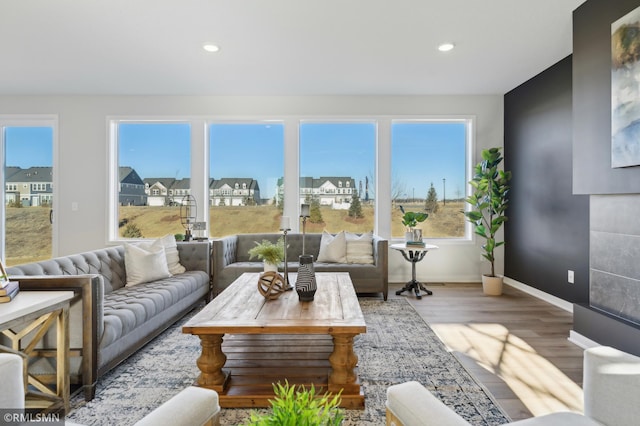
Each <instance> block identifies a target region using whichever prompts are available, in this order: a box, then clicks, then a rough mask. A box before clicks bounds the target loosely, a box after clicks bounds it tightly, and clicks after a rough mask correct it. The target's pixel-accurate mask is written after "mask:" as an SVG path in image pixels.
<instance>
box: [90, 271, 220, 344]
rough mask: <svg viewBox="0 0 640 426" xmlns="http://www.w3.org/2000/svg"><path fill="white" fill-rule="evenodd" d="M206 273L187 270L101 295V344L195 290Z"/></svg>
mask: <svg viewBox="0 0 640 426" xmlns="http://www.w3.org/2000/svg"><path fill="white" fill-rule="evenodd" d="M208 282H209V276H208V275H207V274H206V273H205V272H203V271H187V272H185V273H184V274H179V275H175V276H172V277H169V278H164V279H160V280H156V281H152V282H147V283H141V284H138V285H135V286H132V287H123V288H119V289H117V290H114V291H113V292H112V293H111V294H109V295H106V296H105V298H104V331H103V334H102V336H101V337H100V347H101V348H102V347H106V346H108V345H110V344H111V343H113V342H115V341H116V340H118V339H120V338H121V337H122V336H125V335H126V334H127V333H129V332H131V331H132V330H134V329H135V328H136V327H139V326H140V325H141V324H143V323H145V322H146V321H148V320H149V319H150V318H152V317H154V316H156V315H159V314H161V313H162V312H163V311H164V310H166V309H167V307H169V306H171V305H173V304H175V303H177V302H178V301H180V300H181V299H183V298H185V297H186V296H187V295H188V294H191V293H194V292H198V290H199V289H200V288H201V287H202V284H203V283H208Z"/></svg>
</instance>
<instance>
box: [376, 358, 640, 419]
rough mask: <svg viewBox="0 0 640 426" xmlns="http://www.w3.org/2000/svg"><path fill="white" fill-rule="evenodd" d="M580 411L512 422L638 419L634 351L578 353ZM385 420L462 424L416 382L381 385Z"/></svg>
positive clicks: (638, 371)
mask: <svg viewBox="0 0 640 426" xmlns="http://www.w3.org/2000/svg"><path fill="white" fill-rule="evenodd" d="M583 386H584V414H579V413H570V412H558V413H552V414H547V415H544V416H540V417H532V418H530V419H526V420H520V421H517V422H513V423H509V424H512V425H518V426H534V425H554V426H556V425H557V426H572V425H576V426H577V425H585V426H603V425H604V426H628V425H633V424H639V423H638V422H639V421H640V420H639V419H640V404H639V402H640V399H639V396H638V395H640V357H637V356H634V355H631V354H628V353H625V352H622V351H619V350H617V349H614V348H610V347H606V346H599V347H595V348H591V349H587V350H586V351H585V353H584V380H583ZM386 405H387V426H391V425H394V426H429V425H437V426H468V425H469V423H467V421H466V420H464V419H463V418H462V417H460V416H459V415H458V414H456V413H455V412H454V411H453V410H451V409H450V408H449V407H447V406H446V405H444V404H443V403H442V402H441V401H440V400H439V399H437V398H436V397H435V396H433V395H432V394H431V393H430V392H429V391H428V390H427V389H426V388H424V387H423V386H422V385H421V384H420V383H418V382H406V383H402V384H399V385H394V386H390V387H389V388H388V389H387V403H386Z"/></svg>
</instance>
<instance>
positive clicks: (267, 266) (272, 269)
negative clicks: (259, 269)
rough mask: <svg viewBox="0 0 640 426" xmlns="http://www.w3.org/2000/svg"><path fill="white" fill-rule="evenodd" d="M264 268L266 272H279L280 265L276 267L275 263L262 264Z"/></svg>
mask: <svg viewBox="0 0 640 426" xmlns="http://www.w3.org/2000/svg"><path fill="white" fill-rule="evenodd" d="M262 263H263V267H264V272H278V265H274V264H273V263H268V262H262Z"/></svg>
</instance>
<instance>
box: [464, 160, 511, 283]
mask: <svg viewBox="0 0 640 426" xmlns="http://www.w3.org/2000/svg"><path fill="white" fill-rule="evenodd" d="M502 160H503V157H502V153H501V152H500V148H489V149H484V150H482V161H481V162H479V163H478V164H476V166H475V168H474V175H473V178H472V179H471V180H470V181H469V184H470V185H471V186H472V188H473V193H472V194H471V195H470V196H468V197H467V198H466V200H465V201H466V202H467V203H469V204H470V205H471V207H472V210H470V211H465V212H463V213H464V215H465V216H466V217H467V220H468V221H469V222H471V223H472V224H473V225H474V232H475V234H476V235H479V236H480V237H482V238H484V239H485V243H484V244H483V245H482V250H483V253H482V256H483V257H484V258H485V259H487V260H488V261H489V263H490V265H491V273H490V274H489V275H483V277H482V281H483V288H484V290H485V293H487V294H492V295H497V294H501V293H502V278H501V277H496V272H495V253H494V252H495V249H496V248H497V247H500V246H501V245H503V244H504V241H496V234H497V232H498V230H499V229H500V228H501V227H502V225H503V224H504V222H505V221H506V220H507V215H506V210H507V206H508V205H509V197H508V196H509V181H510V180H511V172H508V171H504V170H499V169H498V166H499V165H500V163H501V162H502ZM485 277H489V278H497V280H490V279H489V280H485ZM498 280H499V281H498ZM485 281H486V282H488V283H489V282H493V286H494V287H496V288H494V289H488V288H487V287H488V285H487V286H486V285H485Z"/></svg>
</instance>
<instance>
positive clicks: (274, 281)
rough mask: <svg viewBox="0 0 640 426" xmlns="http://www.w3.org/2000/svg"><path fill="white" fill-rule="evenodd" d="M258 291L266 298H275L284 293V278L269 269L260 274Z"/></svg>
mask: <svg viewBox="0 0 640 426" xmlns="http://www.w3.org/2000/svg"><path fill="white" fill-rule="evenodd" d="M258 291H259V292H260V294H261V295H263V296H264V298H265V299H267V300H275V299H277V298H278V297H280V295H281V294H282V293H284V291H285V288H284V278H283V276H282V275H280V274H278V273H277V272H273V271H269V272H265V273H264V274H261V275H260V279H258Z"/></svg>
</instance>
